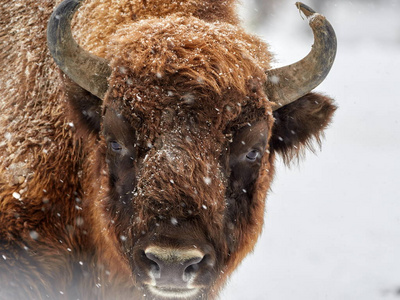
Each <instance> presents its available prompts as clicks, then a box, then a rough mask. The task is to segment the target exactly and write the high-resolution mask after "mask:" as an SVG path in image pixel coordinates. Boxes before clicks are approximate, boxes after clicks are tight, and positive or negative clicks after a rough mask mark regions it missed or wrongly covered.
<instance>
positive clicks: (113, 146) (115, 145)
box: [110, 141, 122, 152]
mask: <svg viewBox="0 0 400 300" xmlns="http://www.w3.org/2000/svg"><path fill="white" fill-rule="evenodd" d="M110 147H111V150H112V151H114V152H121V150H122V146H121V145H120V144H119V143H118V142H116V141H111V142H110Z"/></svg>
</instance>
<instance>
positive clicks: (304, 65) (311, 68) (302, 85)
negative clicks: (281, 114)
mask: <svg viewBox="0 0 400 300" xmlns="http://www.w3.org/2000/svg"><path fill="white" fill-rule="evenodd" d="M296 6H297V8H298V9H300V10H301V11H302V12H303V13H304V15H305V16H306V17H307V18H308V20H309V24H310V27H311V28H312V30H313V33H314V45H313V46H312V49H311V51H310V53H309V54H308V55H307V56H306V57H305V58H303V59H302V60H300V61H298V62H296V63H294V64H291V65H288V66H284V67H281V68H277V69H271V70H268V71H267V72H266V73H267V80H268V81H267V83H266V94H267V96H268V99H269V101H271V102H274V104H273V105H272V109H273V110H276V109H278V108H280V107H282V106H284V105H287V104H289V103H291V102H293V101H296V100H297V99H299V98H300V97H302V96H304V95H305V94H307V93H309V92H310V91H311V90H313V89H314V88H315V87H317V86H318V85H319V84H320V83H321V82H322V81H323V80H324V79H325V77H326V76H327V75H328V73H329V71H330V69H331V67H332V64H333V61H334V60H335V56H336V48H337V42H336V35H335V31H334V30H333V28H332V25H331V24H330V23H329V22H328V21H327V20H326V18H325V17H324V16H322V15H320V14H318V13H316V12H315V11H314V10H313V9H312V8H310V7H308V6H307V5H304V4H303V3H300V2H296Z"/></svg>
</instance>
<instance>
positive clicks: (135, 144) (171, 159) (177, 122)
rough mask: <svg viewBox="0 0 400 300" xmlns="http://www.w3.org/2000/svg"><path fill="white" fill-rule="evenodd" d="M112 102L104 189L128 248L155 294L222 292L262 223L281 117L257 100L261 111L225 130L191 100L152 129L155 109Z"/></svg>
mask: <svg viewBox="0 0 400 300" xmlns="http://www.w3.org/2000/svg"><path fill="white" fill-rule="evenodd" d="M169 105H170V106H169V108H171V107H174V105H172V104H171V103H169ZM111 106H113V105H111ZM111 106H110V107H107V108H106V109H105V112H104V118H103V125H102V127H103V131H102V135H103V140H104V142H105V143H106V151H105V153H101V156H100V157H101V160H102V161H103V162H104V163H101V165H102V167H101V168H102V172H100V173H104V174H107V176H104V178H103V180H102V186H103V187H107V188H104V189H103V190H101V191H100V195H97V196H96V198H100V199H102V201H101V206H102V215H103V222H104V224H105V226H106V227H108V228H110V234H111V235H112V236H113V237H114V240H117V241H118V252H119V254H120V256H121V257H123V259H126V260H127V261H128V262H129V265H130V267H131V270H132V275H133V277H134V278H135V281H136V282H137V284H138V287H140V288H141V289H142V292H143V293H145V294H147V295H153V296H154V297H162V298H163V299H164V298H166V299H170V298H172V299H175V298H182V297H184V298H185V299H197V298H199V299H200V298H204V297H206V295H209V294H212V293H213V291H211V289H214V290H216V289H218V285H220V284H221V281H222V279H223V278H225V276H224V274H225V273H228V272H230V271H231V269H232V268H233V267H234V265H235V264H236V263H237V261H236V260H237V259H238V257H240V256H243V255H244V254H241V253H242V252H244V251H246V252H247V251H248V248H251V247H252V245H253V244H254V242H255V240H256V235H255V233H254V232H259V231H260V226H261V224H262V214H263V203H264V199H263V198H259V197H257V196H255V195H257V193H256V191H255V187H256V182H257V181H258V179H259V174H260V171H261V167H262V165H263V164H264V168H265V169H264V171H265V170H266V169H268V167H266V166H265V165H268V161H269V160H268V153H267V151H266V149H267V141H268V137H269V128H270V126H271V124H270V123H271V122H270V120H272V119H271V118H269V117H268V114H266V113H265V111H264V109H263V108H260V109H256V108H252V109H253V110H255V112H254V114H255V115H257V114H258V115H259V116H260V117H259V119H255V120H254V122H253V123H248V122H243V120H244V119H245V116H246V114H244V115H243V116H242V117H238V118H236V119H235V120H234V121H232V122H229V123H228V124H227V126H226V128H225V130H223V131H221V130H220V129H219V128H215V127H214V126H213V125H212V124H210V123H207V122H206V121H204V120H202V116H201V115H202V114H201V113H200V114H199V113H197V112H196V111H195V112H193V110H192V109H191V108H192V106H188V107H187V108H185V107H182V106H181V107H180V110H177V109H172V110H171V109H164V110H162V111H160V115H159V117H160V119H159V120H160V121H159V122H160V124H162V125H160V126H158V129H157V130H156V132H153V131H152V132H149V131H148V129H146V128H148V127H150V126H152V124H151V123H150V122H148V121H146V120H149V119H151V117H150V116H145V117H144V116H143V111H142V112H139V111H137V112H136V113H135V114H130V115H129V116H127V117H125V116H124V115H126V112H122V111H118V109H116V108H113V107H111ZM182 111H185V112H184V113H182ZM214 111H215V116H209V115H208V117H211V119H213V117H216V116H217V115H218V111H216V110H214ZM152 113H153V114H155V113H156V112H154V111H153V112H152ZM140 114H141V115H142V116H141V117H138V115H140ZM203 121H204V122H203ZM150 135H153V136H154V137H153V139H143V137H145V136H150ZM264 177H265V176H264ZM260 182H261V181H260ZM259 185H260V184H259ZM264 185H265V184H264ZM266 188H267V186H264V187H261V188H260V187H259V190H258V192H260V191H261V190H265V189H266ZM251 237H252V238H253V240H250V238H251ZM221 275H222V276H221Z"/></svg>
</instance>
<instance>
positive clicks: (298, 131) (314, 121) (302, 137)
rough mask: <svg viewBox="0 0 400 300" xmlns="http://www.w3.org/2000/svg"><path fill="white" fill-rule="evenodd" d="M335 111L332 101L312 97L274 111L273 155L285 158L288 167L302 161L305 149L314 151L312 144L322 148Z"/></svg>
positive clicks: (271, 145)
mask: <svg viewBox="0 0 400 300" xmlns="http://www.w3.org/2000/svg"><path fill="white" fill-rule="evenodd" d="M336 109H337V107H336V105H335V104H334V102H333V100H332V99H331V98H329V97H326V96H323V95H320V94H316V93H309V94H307V95H305V96H303V97H301V98H299V99H298V100H296V101H294V102H292V103H290V104H288V105H286V106H284V107H281V108H279V109H277V110H275V111H274V118H275V124H274V127H273V130H272V136H271V141H270V151H271V152H276V153H279V154H280V155H282V157H283V159H284V161H285V163H289V162H290V161H291V160H292V159H293V158H299V156H300V155H301V154H302V153H303V152H304V149H305V148H309V149H311V150H312V151H313V150H314V147H313V142H317V144H318V145H320V144H321V137H322V136H323V130H324V129H325V128H326V127H327V126H328V125H329V123H330V122H331V119H332V115H333V113H334V112H335V110H336Z"/></svg>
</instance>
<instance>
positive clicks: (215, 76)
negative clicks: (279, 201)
mask: <svg viewBox="0 0 400 300" xmlns="http://www.w3.org/2000/svg"><path fill="white" fill-rule="evenodd" d="M79 4H80V1H78V0H66V1H64V2H63V3H61V5H60V6H59V7H58V8H57V9H56V11H55V12H54V14H53V16H52V18H51V20H50V23H49V28H48V40H49V48H50V51H51V53H52V56H53V57H54V59H55V61H56V62H57V64H58V65H59V66H60V68H61V70H63V72H64V73H65V74H66V75H67V76H68V77H69V78H70V79H71V80H72V81H70V82H69V83H68V84H67V85H66V98H67V99H68V100H69V103H70V105H71V107H72V108H73V111H74V114H73V118H74V120H75V123H76V124H78V126H77V127H79V130H80V132H81V135H80V136H81V137H82V136H84V138H86V137H87V142H88V143H89V139H92V141H91V142H90V143H89V144H90V147H87V148H92V147H94V149H95V150H96V151H90V150H93V149H86V151H87V153H88V154H87V160H86V164H87V165H88V168H87V169H88V170H89V171H88V173H90V174H91V176H87V177H88V178H90V180H87V182H86V183H82V184H83V186H84V188H85V187H86V191H85V193H86V194H87V196H86V198H87V200H86V201H87V202H88V203H89V204H88V205H89V206H90V207H91V210H92V216H93V220H92V223H93V224H94V225H95V226H94V228H93V229H92V230H93V232H92V233H91V234H92V236H93V239H94V240H96V242H97V243H99V245H100V244H101V245H103V247H107V248H108V249H107V250H106V252H107V253H109V255H108V256H107V259H108V260H109V261H108V265H110V268H112V265H113V264H116V265H119V266H123V267H122V268H123V270H129V272H130V276H131V278H130V279H129V280H131V284H132V286H134V287H135V291H136V292H135V293H136V294H135V295H136V297H137V298H141V295H142V294H147V295H150V297H153V298H162V299H175V298H185V299H203V298H207V297H209V298H212V297H214V296H215V295H216V294H217V291H218V290H219V288H220V287H221V286H222V284H223V283H224V281H225V279H226V277H227V275H228V274H229V273H230V272H232V271H233V270H234V269H235V267H236V266H237V265H238V263H239V262H240V261H241V260H242V259H243V257H244V256H245V255H246V254H247V253H248V252H249V251H251V250H252V249H253V247H254V244H255V242H256V240H257V238H258V236H259V234H260V232H261V228H262V224H263V215H264V202H265V197H266V193H267V191H268V189H269V185H270V182H271V180H272V177H273V161H274V157H275V153H277V152H279V153H282V154H283V155H285V157H287V158H288V157H289V156H291V154H295V153H298V151H299V149H300V148H301V146H303V145H307V144H308V143H309V141H310V139H311V138H313V137H316V138H317V139H318V137H319V135H320V132H321V130H322V129H323V128H324V127H326V125H327V124H328V123H329V120H330V117H331V115H332V113H333V111H334V110H335V106H334V105H333V104H332V103H331V99H329V98H327V97H324V96H321V95H318V94H310V93H309V92H310V91H311V90H312V89H313V88H315V87H316V86H317V85H318V84H319V83H320V82H321V81H322V80H323V79H324V78H325V76H326V75H327V73H328V71H329V69H330V67H331V65H332V63H333V60H334V56H335V51H336V40H335V35H334V32H333V29H332V27H331V26H330V24H329V22H327V21H326V19H325V18H324V17H323V16H321V15H319V14H315V13H314V12H313V11H312V10H311V9H310V8H308V7H306V6H304V5H302V4H298V6H299V8H300V9H301V10H302V11H303V12H304V13H305V14H306V15H307V16H310V25H311V27H312V28H313V30H314V35H315V44H314V46H313V49H312V51H311V52H310V54H309V55H308V56H307V57H305V58H304V59H303V60H301V61H299V62H297V63H295V64H293V65H290V66H287V67H283V68H280V69H270V66H269V61H270V54H269V52H268V51H267V49H266V46H265V44H264V43H263V42H261V41H259V39H258V38H256V37H254V36H250V35H248V34H246V33H244V32H243V31H242V29H240V28H238V27H235V26H233V25H229V24H225V23H223V22H221V23H208V22H205V21H203V20H200V19H198V18H195V17H191V16H181V15H170V16H167V17H165V18H148V19H146V20H142V21H138V22H134V23H132V24H130V25H125V26H123V27H121V28H119V29H118V30H117V31H116V32H115V33H114V36H113V38H112V42H111V43H110V44H109V45H108V46H107V53H106V54H105V58H100V57H97V56H94V55H92V54H90V53H88V52H86V51H85V50H83V49H82V48H81V47H80V46H79V45H78V44H77V43H76V42H75V41H74V39H73V38H72V34H71V28H70V27H71V24H70V23H71V19H72V16H73V14H74V12H75V11H76V9H77V8H78V6H79ZM82 132H83V133H82ZM93 152H95V153H93ZM123 270H122V269H121V270H120V271H121V272H123ZM135 299H136V298H135Z"/></svg>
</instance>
